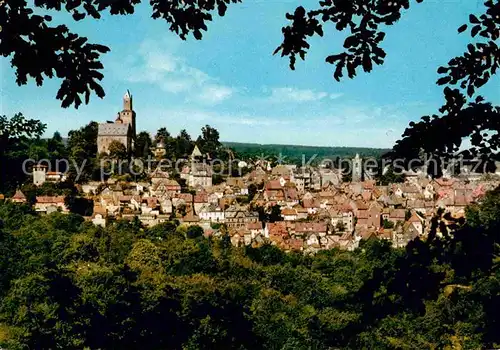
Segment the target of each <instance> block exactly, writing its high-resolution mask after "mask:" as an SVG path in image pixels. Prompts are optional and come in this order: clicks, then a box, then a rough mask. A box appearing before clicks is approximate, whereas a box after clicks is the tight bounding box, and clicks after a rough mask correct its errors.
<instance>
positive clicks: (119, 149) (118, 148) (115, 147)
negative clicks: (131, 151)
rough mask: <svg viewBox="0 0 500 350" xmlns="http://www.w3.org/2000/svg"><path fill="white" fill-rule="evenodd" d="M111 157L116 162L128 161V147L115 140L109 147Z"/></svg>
mask: <svg viewBox="0 0 500 350" xmlns="http://www.w3.org/2000/svg"><path fill="white" fill-rule="evenodd" d="M108 151H109V156H110V157H111V159H115V160H125V159H127V147H125V145H124V144H123V143H121V142H120V141H116V140H113V141H111V143H110V144H109V147H108Z"/></svg>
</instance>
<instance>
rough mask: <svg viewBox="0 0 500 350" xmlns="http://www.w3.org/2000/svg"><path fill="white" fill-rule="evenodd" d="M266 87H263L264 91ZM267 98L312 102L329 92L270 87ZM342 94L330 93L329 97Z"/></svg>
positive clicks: (272, 100)
mask: <svg viewBox="0 0 500 350" xmlns="http://www.w3.org/2000/svg"><path fill="white" fill-rule="evenodd" d="M266 90H267V89H264V91H265V92H266ZM270 93H271V94H270V95H269V98H268V100H269V101H271V102H297V103H300V102H312V101H320V100H322V99H324V98H325V97H327V96H328V95H329V94H328V93H327V92H324V91H315V90H312V89H296V88H291V87H278V88H271V89H270ZM340 96H342V94H330V98H331V99H335V98H338V97H340Z"/></svg>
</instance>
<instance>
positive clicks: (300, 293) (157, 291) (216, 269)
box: [0, 190, 500, 350]
mask: <svg viewBox="0 0 500 350" xmlns="http://www.w3.org/2000/svg"><path fill="white" fill-rule="evenodd" d="M499 197H500V192H499V191H498V190H497V191H493V192H491V193H489V194H488V195H487V196H486V197H485V198H484V200H483V202H482V204H480V205H476V206H474V207H471V208H469V209H468V210H467V215H468V219H469V220H470V223H469V224H466V223H463V222H462V223H456V224H454V226H452V227H451V228H450V232H449V233H448V234H446V235H443V236H442V238H439V237H438V236H437V235H432V234H431V235H430V236H429V238H428V240H427V241H425V242H424V241H420V240H418V239H417V240H415V241H413V242H410V244H409V245H408V246H407V248H406V249H404V250H403V249H394V248H393V247H391V244H390V242H387V241H378V240H368V241H366V242H365V243H364V244H363V245H362V246H361V247H360V248H359V249H356V250H355V251H352V252H350V251H340V250H336V249H333V250H328V251H320V252H318V253H317V254H315V255H303V254H300V253H285V252H284V251H282V250H280V249H279V248H277V247H276V246H273V245H267V244H266V245H263V246H261V247H244V248H235V247H233V246H232V245H231V244H230V241H229V237H228V236H223V237H222V238H205V237H203V229H202V228H201V227H199V226H190V227H185V226H179V223H178V222H176V221H173V222H165V223H162V224H160V225H158V226H155V227H151V228H147V229H144V228H142V227H141V225H140V224H139V223H137V222H134V221H126V220H117V221H115V222H113V223H110V224H109V225H108V226H107V227H106V228H101V227H95V226H94V225H92V224H90V223H87V222H84V220H83V219H82V217H81V216H79V215H73V214H61V213H52V214H50V215H46V216H43V217H37V216H36V215H35V214H34V213H33V212H32V211H31V210H30V209H29V207H28V206H25V205H24V206H23V205H17V204H13V203H8V202H6V203H2V204H0V219H1V222H2V226H1V227H0V271H1V272H2V273H1V274H0V325H1V326H0V346H1V347H4V348H9V349H23V348H58V347H60V348H85V347H87V348H91V349H99V348H100V349H107V348H117V347H119V348H127V349H158V348H169V349H170V348H172V349H200V348H217V349H220V348H223V349H226V348H238V349H256V348H262V349H288V348H289V349H310V348H314V349H325V350H326V349H331V348H342V349H380V348H384V349H385V348H387V349H401V348H405V349H424V348H439V349H441V348H442V349H453V348H463V349H465V348H470V349H478V348H494V347H495V346H496V344H498V343H500V335H499V333H498V324H499V322H500V318H499V315H498V312H497V310H498V307H499V306H500V269H499V268H498V266H499V261H500V258H499V256H500V249H499V248H500V247H499V245H498V241H499V233H498V232H500V231H499V230H498V225H499V222H500V220H498V219H495V217H498V216H499V215H500V206H499V205H498V203H500V200H499ZM433 227H436V226H435V225H434V226H433ZM431 231H432V230H431Z"/></svg>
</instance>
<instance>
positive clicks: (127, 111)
mask: <svg viewBox="0 0 500 350" xmlns="http://www.w3.org/2000/svg"><path fill="white" fill-rule="evenodd" d="M135 116H136V115H135V112H134V110H133V106H132V95H131V94H130V92H129V91H128V90H127V92H126V93H125V95H124V96H123V110H122V111H121V112H118V116H117V117H116V119H115V121H114V122H107V123H101V124H99V127H98V134H97V152H98V153H99V154H101V153H109V145H110V144H111V142H113V141H118V142H120V143H122V144H124V145H125V147H126V148H127V151H129V152H130V151H131V150H132V147H133V145H134V141H135V136H136V129H135Z"/></svg>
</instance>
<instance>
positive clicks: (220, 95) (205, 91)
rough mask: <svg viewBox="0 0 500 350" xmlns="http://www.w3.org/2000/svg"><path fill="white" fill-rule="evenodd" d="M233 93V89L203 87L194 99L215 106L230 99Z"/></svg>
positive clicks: (220, 86) (213, 86)
mask: <svg viewBox="0 0 500 350" xmlns="http://www.w3.org/2000/svg"><path fill="white" fill-rule="evenodd" d="M233 92H234V89H232V88H229V87H227V86H223V85H217V84H213V85H208V86H205V87H203V88H202V89H201V91H200V93H199V94H198V95H197V96H196V98H197V99H198V100H199V101H202V102H206V103H208V104H216V103H220V102H222V101H224V100H227V99H228V98H230V97H231V95H232V94H233Z"/></svg>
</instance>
